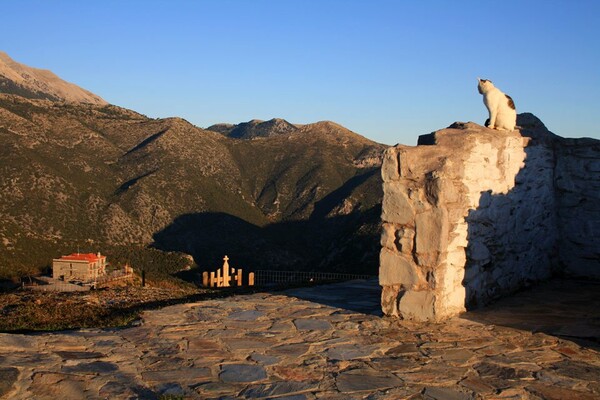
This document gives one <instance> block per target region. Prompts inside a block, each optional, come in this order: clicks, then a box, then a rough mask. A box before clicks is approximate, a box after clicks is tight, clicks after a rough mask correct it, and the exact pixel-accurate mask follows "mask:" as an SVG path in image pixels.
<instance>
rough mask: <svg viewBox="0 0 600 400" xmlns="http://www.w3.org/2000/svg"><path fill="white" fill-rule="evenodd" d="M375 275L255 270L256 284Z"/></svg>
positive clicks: (369, 277) (333, 280)
mask: <svg viewBox="0 0 600 400" xmlns="http://www.w3.org/2000/svg"><path fill="white" fill-rule="evenodd" d="M373 277H374V276H371V275H360V274H339V273H336V272H309V271H268V270H258V271H254V285H255V286H280V285H287V284H290V285H291V284H300V283H325V282H342V281H351V280H354V279H371V278H373Z"/></svg>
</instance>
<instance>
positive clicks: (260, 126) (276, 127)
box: [207, 118, 298, 139]
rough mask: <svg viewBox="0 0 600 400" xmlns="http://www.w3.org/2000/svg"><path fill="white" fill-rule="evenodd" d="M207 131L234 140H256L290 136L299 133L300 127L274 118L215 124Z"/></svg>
mask: <svg viewBox="0 0 600 400" xmlns="http://www.w3.org/2000/svg"><path fill="white" fill-rule="evenodd" d="M207 130H210V131H214V132H219V133H221V134H223V135H225V136H229V137H230V138H234V139H254V138H259V137H273V136H279V135H288V134H291V133H294V132H296V131H298V127H296V126H295V125H293V124H291V123H289V122H288V121H286V120H285V119H282V118H273V119H270V120H268V121H262V120H259V119H253V120H251V121H248V122H242V123H240V124H238V125H231V124H215V125H212V126H209V127H208V128H207Z"/></svg>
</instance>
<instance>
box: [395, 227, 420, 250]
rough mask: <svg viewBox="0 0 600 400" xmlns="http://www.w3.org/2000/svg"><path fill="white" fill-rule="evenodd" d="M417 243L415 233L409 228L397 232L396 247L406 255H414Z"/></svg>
mask: <svg viewBox="0 0 600 400" xmlns="http://www.w3.org/2000/svg"><path fill="white" fill-rule="evenodd" d="M414 241H415V231H414V230H413V229H411V228H408V227H403V228H400V229H398V230H397V231H396V246H397V249H398V251H400V252H401V253H404V254H407V255H408V254H412V251H413V247H414Z"/></svg>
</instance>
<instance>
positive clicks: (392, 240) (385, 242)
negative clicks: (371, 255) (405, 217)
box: [380, 222, 397, 250]
mask: <svg viewBox="0 0 600 400" xmlns="http://www.w3.org/2000/svg"><path fill="white" fill-rule="evenodd" d="M380 243H381V247H385V248H386V249H390V250H397V248H396V227H395V226H394V224H390V223H388V222H384V223H383V225H382V226H381V242H380Z"/></svg>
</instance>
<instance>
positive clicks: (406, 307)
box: [398, 290, 435, 321]
mask: <svg viewBox="0 0 600 400" xmlns="http://www.w3.org/2000/svg"><path fill="white" fill-rule="evenodd" d="M434 301H435V296H434V294H433V292H431V291H429V290H422V291H415V290H408V291H406V292H404V294H402V297H400V301H399V302H398V312H399V314H400V316H401V317H402V318H404V319H414V320H417V321H433V320H435V309H434V306H435V304H434Z"/></svg>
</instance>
